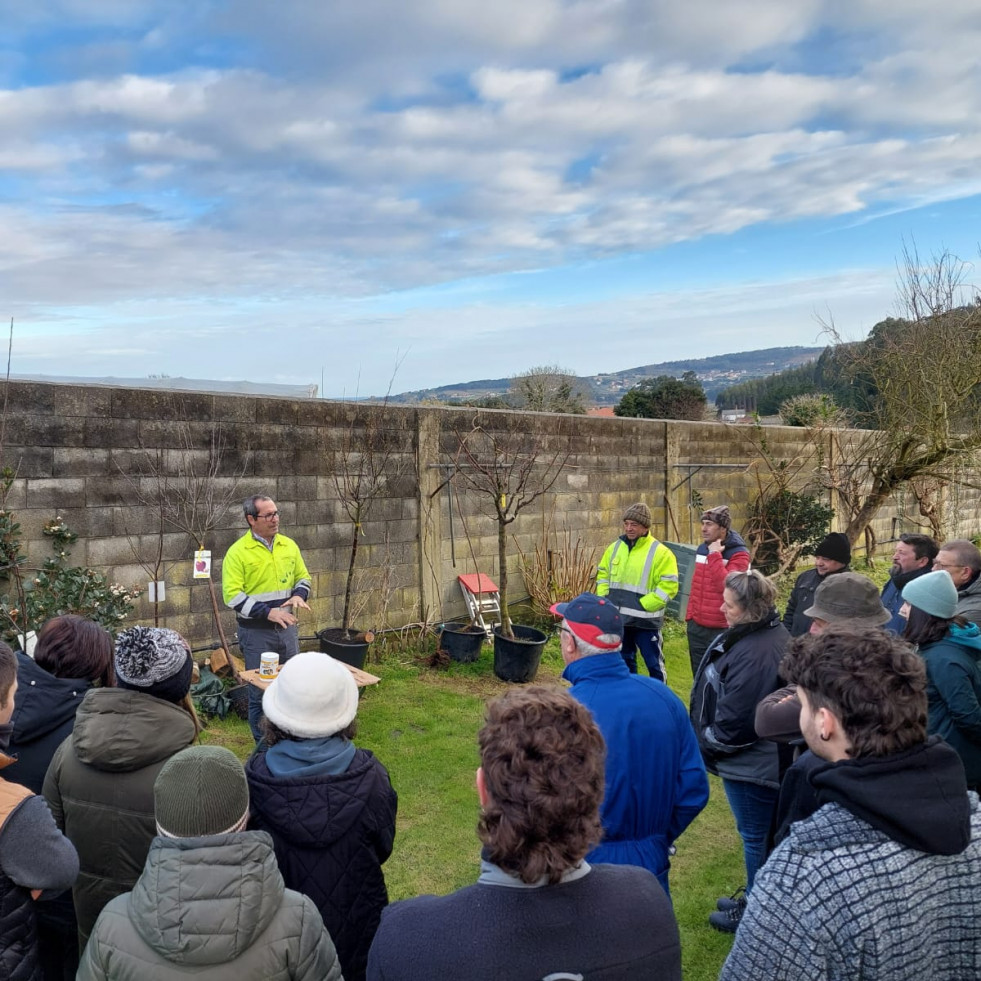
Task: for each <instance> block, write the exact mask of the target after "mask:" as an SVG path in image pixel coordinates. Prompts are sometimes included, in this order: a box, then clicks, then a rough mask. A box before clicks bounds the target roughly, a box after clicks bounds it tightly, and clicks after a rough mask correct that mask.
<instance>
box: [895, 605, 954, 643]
mask: <svg viewBox="0 0 981 981" xmlns="http://www.w3.org/2000/svg"><path fill="white" fill-rule="evenodd" d="M967 623H968V621H967V620H966V619H965V618H964V617H962V616H956V617H951V618H950V619H949V620H947V619H945V618H944V617H936V616H934V615H933V614H932V613H927V612H926V611H925V610H921V609H920V608H919V607H918V606H913V605H912V603H911V604H910V608H909V619H908V620H907V621H906V629H905V630H903V640H905V641H908V642H909V643H910V644H914V645H915V646H917V647H927V646H929V645H930V644H936V643H937V641H939V640H943V639H944V637H946V636H947V631H948V630H949V629H950V625H951V624H956V625H957V626H958V627H966V626H967Z"/></svg>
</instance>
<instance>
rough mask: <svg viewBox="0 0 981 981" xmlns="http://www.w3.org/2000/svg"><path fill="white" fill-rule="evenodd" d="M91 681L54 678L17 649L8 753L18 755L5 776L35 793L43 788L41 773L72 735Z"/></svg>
mask: <svg viewBox="0 0 981 981" xmlns="http://www.w3.org/2000/svg"><path fill="white" fill-rule="evenodd" d="M91 687H92V682H91V681H87V680H86V679H85V678H56V677H55V676H54V675H53V674H49V673H48V672H47V671H45V670H44V668H42V667H40V666H39V665H37V664H35V663H34V659H33V658H30V657H28V656H27V655H26V654H25V653H24V652H23V651H18V652H17V698H16V700H15V704H14V714H13V717H12V718H11V720H10V723H11V725H12V726H13V727H14V731H13V735H12V736H11V737H10V754H11V756H16V757H17V762H16V763H12V764H11V765H10V766H9V767H7V769H6V770H5V771H4V777H5V778H6V779H8V780H13V782H14V783H19V784H22V785H23V786H25V787H27V788H28V789H29V790H32V791H34V793H35V794H40V793H41V792H42V789H43V787H44V774H45V773H47V771H48V764H49V763H50V762H51V758H52V757H53V756H54V754H55V750H56V749H57V748H58V747H59V746H60V745H61V744H62V743H63V742H64V741H65V739H66V737H68V736H70V735H71V732H72V728H73V727H74V725H75V713H76V712H77V711H78V707H79V705H81V704H82V699H83V698H84V697H85V693H86V692H87V691H88V690H89V689H90V688H91Z"/></svg>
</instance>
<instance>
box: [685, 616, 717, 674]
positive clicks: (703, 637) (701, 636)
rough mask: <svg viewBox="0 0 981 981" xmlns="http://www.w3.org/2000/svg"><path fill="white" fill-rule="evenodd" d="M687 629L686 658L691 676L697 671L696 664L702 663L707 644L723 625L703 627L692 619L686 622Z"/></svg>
mask: <svg viewBox="0 0 981 981" xmlns="http://www.w3.org/2000/svg"><path fill="white" fill-rule="evenodd" d="M686 627H687V630H688V660H689V661H690V662H691V676H692V678H694V677H695V675H696V674H697V673H698V666H699V664H701V663H702V657H703V656H704V654H705V652H706V651H707V650H708V649H709V644H711V643H712V641H713V640H715V638H716V637H718V636H719V634H721V633H722V631H723V630H725V629H726V628H725V627H703V626H702V625H701V624H700V623H695V621H694V620H688V621H687V623H686Z"/></svg>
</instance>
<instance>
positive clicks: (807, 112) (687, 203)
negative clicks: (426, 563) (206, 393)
mask: <svg viewBox="0 0 981 981" xmlns="http://www.w3.org/2000/svg"><path fill="white" fill-rule="evenodd" d="M976 10H977V8H976V3H975V2H973V0H971V2H969V0H952V2H951V3H947V4H944V5H942V6H940V7H937V8H936V9H935V10H930V11H929V12H926V10H925V8H923V6H922V4H921V3H919V2H918V0H892V2H890V3H885V2H880V0H853V2H850V3H845V2H843V0H825V2H820V0H799V2H795V3H787V2H786V0H728V2H727V3H725V4H720V3H718V2H717V0H690V2H689V3H687V4H677V3H668V2H666V0H501V2H500V3H497V4H487V3H485V2H481V3H477V2H476V0H417V2H414V3H395V2H394V0H362V2H361V3H359V4H344V3H324V4H310V3H307V2H305V0H283V2H280V3H278V4H275V5H272V4H268V3H266V2H265V0H262V2H259V0H234V2H232V3H229V4H222V5H209V4H203V5H196V4H190V3H183V4H181V3H177V4H172V5H171V4H167V5H165V4H163V3H161V2H156V3H154V2H150V0H145V2H139V0H133V2H131V3H130V2H128V0H127V2H124V0H103V2H92V0H86V2H83V0H61V2H56V0H38V2H37V3H34V4H30V5H28V4H12V3H9V2H4V0H0V20H3V22H4V23H5V26H7V25H8V24H9V27H10V31H11V36H12V37H14V38H15V39H16V40H17V42H18V52H17V53H15V51H14V49H13V47H11V48H8V49H7V50H0V80H2V79H4V78H8V79H11V78H18V77H19V76H20V75H21V73H24V72H26V71H27V70H28V66H33V67H32V68H31V74H29V75H27V74H25V75H23V77H22V78H20V80H19V81H17V82H16V83H15V82H10V83H9V84H6V87H5V88H2V89H0V126H2V127H3V129H4V132H5V134H6V135H5V142H4V145H3V147H0V194H2V197H0V226H2V227H3V228H4V236H3V237H2V239H0V285H2V287H3V294H4V295H5V296H6V297H7V298H8V303H10V304H11V305H12V307H13V308H14V310H15V312H16V313H17V314H18V315H19V316H25V317H34V318H35V319H36V320H37V322H42V321H45V322H46V318H49V317H51V318H55V317H57V318H60V317H67V316H69V314H67V313H66V311H67V310H69V309H76V310H77V311H79V312H78V314H77V315H78V316H79V317H81V318H84V317H88V316H91V317H92V318H93V320H97V319H98V318H99V316H103V318H104V320H105V321H106V322H107V323H110V322H114V318H115V317H116V314H117V311H118V310H119V309H122V308H128V305H129V304H137V305H139V304H141V303H142V302H143V301H144V300H145V299H146V298H153V300H154V302H156V303H167V304H170V305H182V304H190V305H191V306H192V307H193V309H194V311H195V315H197V316H206V313H207V311H208V310H210V309H212V308H211V307H210V306H209V304H210V303H219V302H221V303H229V304H231V305H232V306H236V305H244V306H247V307H249V308H250V309H251V308H252V307H254V306H256V305H259V306H262V305H263V304H265V303H266V302H268V301H269V300H270V299H271V298H280V297H288V298H290V300H291V302H294V301H296V302H297V304H298V306H297V309H301V308H302V309H304V310H305V309H306V308H305V307H303V305H302V304H300V303H299V299H300V298H301V297H302V298H304V299H305V301H306V302H307V303H309V304H310V306H311V307H312V308H314V309H316V308H318V305H319V308H320V309H322V310H323V309H327V308H329V309H333V310H336V309H337V304H338V303H342V302H343V301H342V300H340V299H339V298H343V297H352V298H358V297H364V296H370V295H372V294H376V293H382V292H384V291H386V290H398V289H406V288H412V287H419V286H425V285H427V284H436V283H447V282H452V281H454V280H458V279H460V278H463V277H480V276H484V275H488V274H496V273H500V272H508V271H521V270H527V269H534V268H540V267H548V266H557V267H558V266H562V265H563V264H565V263H570V262H579V261H581V260H583V259H588V258H590V257H605V256H613V255H619V254H624V253H634V252H644V251H649V250H652V249H658V248H661V247H664V246H666V245H670V244H671V243H678V242H685V241H688V242H694V241H698V240H700V239H702V238H704V237H706V236H713V235H735V234H737V233H739V232H740V231H741V230H745V229H749V228H752V227H754V226H757V227H759V226H763V225H765V224H768V223H785V222H791V221H802V220H806V219H811V218H818V219H829V218H833V217H835V216H843V215H850V216H854V217H855V218H856V219H857V220H861V219H862V217H863V216H864V215H867V214H868V213H869V209H872V208H874V209H877V213H878V212H879V211H884V210H895V209H902V208H904V207H909V206H910V205H911V204H915V203H922V202H924V201H944V200H951V199H954V198H957V197H958V196H964V195H969V194H976V193H978V186H979V185H978V178H977V176H976V175H977V166H976V161H977V160H978V159H979V155H981V68H979V66H978V61H977V58H976V56H975V52H976V50H977V48H978V45H979V41H981V23H979V18H978V16H977V12H976ZM216 27H220V28H221V29H222V31H221V33H220V34H216V33H214V30H215V28H216ZM71 28H76V29H78V31H79V32H80V33H81V34H84V35H85V37H86V49H85V50H82V47H81V46H79V45H78V44H77V42H76V43H74V44H73V42H72V30H71ZM100 45H101V46H102V47H101V49H100ZM20 49H23V51H26V52H29V53H30V55H31V57H30V58H26V59H25V58H23V57H22V55H21V54H20V53H19V52H20ZM99 50H103V51H104V52H109V51H112V52H114V53H113V54H112V56H111V57H109V56H108V55H107V57H106V61H105V64H103V65H102V66H101V67H98V66H95V67H93V55H94V53H97V52H98V51H99ZM117 61H118V62H119V63H120V64H125V66H126V67H125V69H120V70H116V69H113V68H112V65H114V64H116V62H117ZM44 66H57V70H55V68H51V74H50V78H51V79H52V80H51V81H50V82H47V83H46V82H44V81H42V80H39V79H41V78H43V76H44ZM3 84H4V83H3V82H2V81H0V85H3ZM198 304H201V305H200V306H199V305H198ZM103 309H109V311H110V313H108V314H104V313H100V312H99V311H100V310H103ZM45 311H51V313H46V312H45ZM470 313H471V314H473V315H472V316H471V317H470V319H469V320H468V323H470V324H471V326H473V325H476V324H478V323H480V322H482V316H481V315H479V314H476V313H474V312H473V311H470ZM591 313H592V315H598V314H597V310H595V309H594V310H592V311H591ZM492 315H493V314H492V312H491V313H489V314H488V319H491V318H492ZM140 316H143V314H141V315H140ZM303 316H304V317H306V314H305V313H304V314H303ZM233 319H234V318H233ZM236 322H237V321H236ZM168 329H175V328H174V326H173V324H171V325H170V326H169V327H168ZM516 329H518V328H516ZM112 346H113V348H114V349H115V348H118V347H120V346H121V345H120V344H113V345H112ZM532 360H534V359H532ZM538 360H541V359H540V358H539V359H538Z"/></svg>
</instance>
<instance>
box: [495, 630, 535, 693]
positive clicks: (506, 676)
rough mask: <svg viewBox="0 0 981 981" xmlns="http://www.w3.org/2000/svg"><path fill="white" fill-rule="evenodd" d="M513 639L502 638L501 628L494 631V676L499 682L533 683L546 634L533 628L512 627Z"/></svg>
mask: <svg viewBox="0 0 981 981" xmlns="http://www.w3.org/2000/svg"><path fill="white" fill-rule="evenodd" d="M511 629H512V630H513V631H514V637H513V638H511V637H504V636H503V635H502V634H501V628H500V627H496V628H495V629H494V674H496V675H497V676H498V678H500V679H501V681H513V682H516V683H517V684H526V683H527V682H529V681H534V679H535V675H536V674H538V665H539V663H540V662H541V659H542V651H543V650H544V649H545V643H546V641H547V640H548V634H544V633H542V632H541V631H540V630H536V629H535V628H534V627H522V626H519V625H517V624H514V625H512V627H511Z"/></svg>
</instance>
